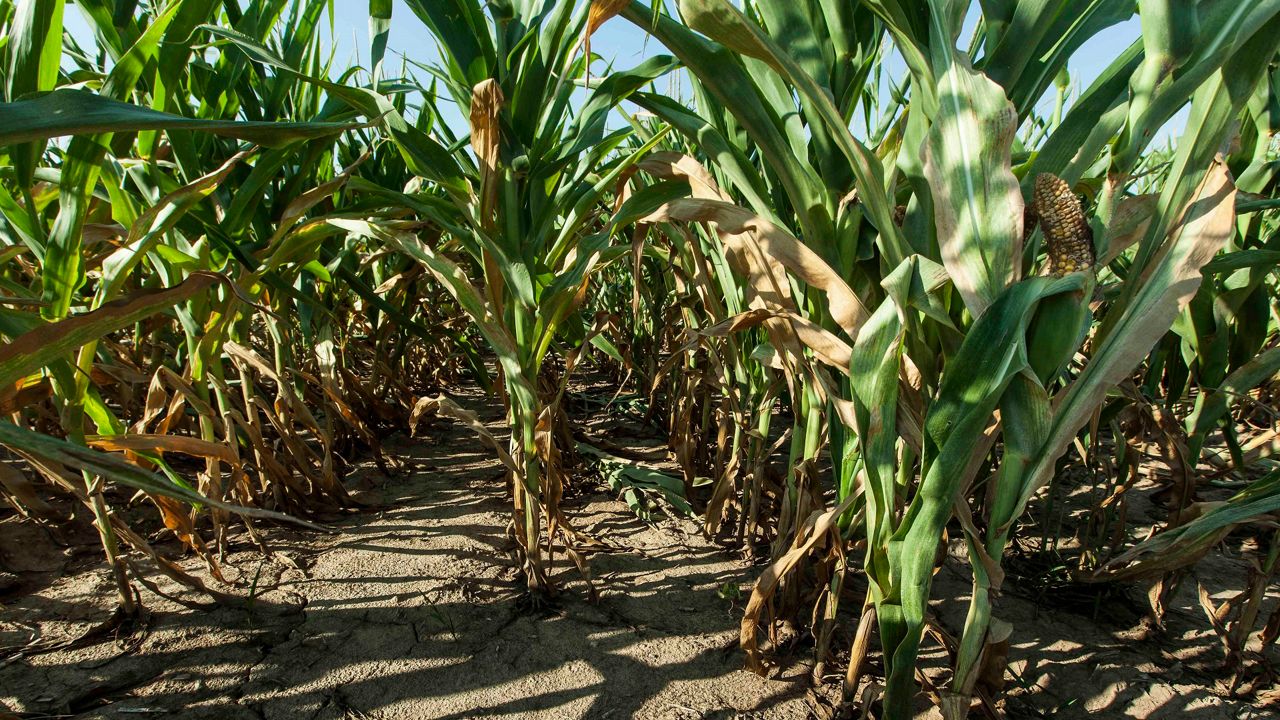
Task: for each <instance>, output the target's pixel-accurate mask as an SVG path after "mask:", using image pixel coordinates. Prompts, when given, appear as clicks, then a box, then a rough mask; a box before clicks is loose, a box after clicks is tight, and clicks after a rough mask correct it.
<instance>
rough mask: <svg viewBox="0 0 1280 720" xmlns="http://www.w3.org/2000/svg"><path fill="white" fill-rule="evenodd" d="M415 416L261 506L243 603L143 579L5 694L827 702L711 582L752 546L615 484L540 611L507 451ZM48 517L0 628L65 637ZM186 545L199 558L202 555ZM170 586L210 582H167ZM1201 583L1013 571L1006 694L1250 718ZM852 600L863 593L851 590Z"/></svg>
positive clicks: (440, 713) (493, 702) (722, 580)
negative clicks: (340, 495) (421, 423)
mask: <svg viewBox="0 0 1280 720" xmlns="http://www.w3.org/2000/svg"><path fill="white" fill-rule="evenodd" d="M468 400H469V403H468V404H471V405H472V406H473V407H476V408H477V409H482V410H483V411H484V416H485V418H486V420H487V421H488V422H490V423H491V424H494V423H495V421H496V418H497V415H496V413H495V412H494V411H493V409H492V407H491V406H490V407H487V408H486V407H485V405H484V404H483V403H484V401H483V400H482V399H480V398H479V396H478V395H472V396H469V397H468ZM494 429H495V431H496V424H495V425H494ZM424 435H425V436H424V437H419V438H414V439H409V438H405V437H403V436H398V437H395V438H391V439H389V440H388V441H387V450H388V452H389V453H391V454H394V455H396V456H398V457H401V458H403V459H404V460H405V461H406V464H407V467H406V470H405V472H403V473H401V475H400V476H399V477H396V478H392V479H380V478H379V477H377V474H376V471H369V472H366V473H364V474H363V475H362V477H360V478H357V479H356V481H355V482H354V485H355V486H357V487H364V488H365V490H364V491H363V494H362V495H361V497H362V499H364V500H365V501H366V502H368V503H369V504H371V505H373V506H375V507H374V508H373V509H370V510H367V511H364V512H362V513H359V514H356V515H353V516H348V517H346V518H344V519H342V520H341V521H339V522H337V523H335V528H336V529H337V530H338V532H337V533H335V534H333V535H330V536H317V535H315V534H310V533H301V532H296V531H294V530H291V529H287V528H274V529H271V530H270V531H269V532H268V537H269V544H270V546H271V547H272V549H273V551H274V554H273V556H272V558H269V559H264V558H263V557H262V555H261V554H260V553H258V552H257V551H256V550H253V549H250V548H249V546H248V543H239V545H238V547H240V548H243V549H239V550H237V551H236V552H234V553H231V554H230V555H229V557H228V558H227V562H226V571H227V574H228V577H229V578H231V579H232V580H233V581H236V582H238V583H239V584H240V586H241V592H244V593H248V592H250V589H251V592H252V602H251V604H250V605H249V606H247V607H230V606H221V607H208V608H200V609H196V608H190V607H186V606H184V605H181V604H178V603H176V602H173V601H172V600H170V599H165V598H160V597H157V596H155V595H154V594H151V593H144V596H145V599H146V602H147V605H148V606H149V607H150V609H151V611H152V614H151V615H150V617H149V620H148V621H147V622H146V623H145V627H144V628H143V629H142V630H140V631H139V632H137V633H135V634H134V635H133V636H132V638H131V642H132V645H131V646H130V647H129V648H128V649H122V647H121V645H120V643H118V642H113V641H111V640H110V638H107V639H105V640H104V641H101V642H96V643H92V644H86V645H84V646H82V647H76V648H72V649H63V650H58V651H54V652H48V653H43V654H35V655H29V656H23V655H15V656H11V657H10V658H9V659H8V660H7V661H6V660H0V663H2V664H0V710H2V709H3V708H5V707H7V708H8V709H9V710H10V711H11V712H15V713H18V714H19V717H45V716H50V715H59V716H76V717H102V718H136V717H139V716H142V717H185V718H232V719H234V718H273V719H274V718H281V719H283V718H316V719H328V718H366V717H369V718H449V719H460V718H479V717H512V718H514V717H521V718H523V717H547V718H560V717H581V718H630V717H641V718H732V717H752V718H805V717H812V716H826V715H827V714H828V713H829V709H830V707H831V705H832V700H833V698H834V697H835V695H836V693H837V692H838V685H836V684H834V683H827V684H825V685H822V686H819V687H817V688H814V687H813V686H812V684H811V682H810V679H809V678H810V674H811V671H812V658H811V654H812V653H811V645H809V646H806V644H805V643H804V642H803V641H801V642H797V643H795V644H793V645H792V646H790V647H789V648H788V649H787V650H786V651H784V652H782V653H779V654H778V656H777V657H776V658H775V659H776V660H777V661H778V662H779V667H778V668H777V669H776V670H775V672H774V674H773V676H772V677H771V678H770V679H765V678H760V677H758V676H756V675H753V674H750V673H747V672H745V671H743V670H742V669H741V668H742V655H741V651H740V650H739V649H738V647H737V637H738V626H739V622H740V619H741V612H742V611H741V608H740V603H732V602H730V601H729V600H726V599H725V598H723V597H721V595H720V594H718V593H717V592H716V591H717V589H719V588H721V587H723V586H724V585H725V584H726V583H727V584H730V585H737V586H740V587H741V588H742V589H743V591H744V592H745V591H746V590H747V589H748V587H749V583H750V582H751V581H752V579H753V578H754V577H755V576H756V575H757V574H758V572H759V569H758V568H753V567H752V566H751V565H749V564H748V563H746V562H744V561H742V560H740V559H738V558H736V557H735V556H733V555H731V554H729V553H727V552H725V551H724V550H723V549H721V548H720V547H718V546H716V545H715V544H713V543H712V542H710V541H708V540H706V539H705V538H703V536H702V535H701V534H700V533H699V532H698V528H697V525H696V524H695V523H693V522H691V521H678V520H673V519H665V520H662V521H661V522H659V523H658V524H656V525H651V524H646V523H643V522H641V521H640V520H638V519H637V518H636V517H635V516H634V515H633V514H631V512H630V511H629V510H628V509H627V507H626V505H625V504H624V503H622V502H621V501H619V500H617V499H616V498H614V497H613V496H612V495H609V494H606V493H602V492H599V491H598V490H584V491H583V492H582V493H580V494H579V495H577V496H576V497H573V498H571V500H570V501H569V502H570V507H569V508H568V514H569V517H570V518H571V519H572V520H573V521H574V522H575V525H576V527H577V528H578V529H580V530H583V531H585V532H587V533H589V534H592V535H594V536H596V537H599V538H602V539H605V540H607V542H608V543H609V544H611V545H613V546H614V549H615V550H616V552H600V553H596V554H593V555H592V556H591V558H590V564H591V571H592V572H593V574H594V576H595V579H596V583H597V586H598V587H599V588H600V590H601V591H602V597H601V599H600V600H599V602H597V603H589V602H587V601H586V600H585V599H584V598H585V596H586V593H585V591H584V589H585V586H584V584H583V582H582V580H581V576H580V575H579V573H578V571H577V570H576V569H575V568H573V567H572V565H571V564H570V563H568V562H567V560H566V559H565V558H564V557H563V555H560V556H559V557H558V558H557V579H558V580H559V581H560V583H561V584H562V585H564V586H566V590H565V591H564V592H563V593H562V594H561V595H560V596H559V597H558V599H557V602H556V603H555V604H554V605H553V606H549V607H546V608H543V609H541V610H536V611H534V610H529V609H528V608H527V607H525V606H524V604H523V603H522V602H521V599H520V597H519V595H518V594H517V593H516V592H515V587H516V578H515V573H514V570H513V569H512V568H511V566H510V562H509V560H508V557H509V550H510V541H509V540H508V539H507V537H506V535H505V527H506V524H507V520H508V518H509V506H508V501H507V500H506V497H505V492H504V487H503V485H504V483H503V479H502V473H501V469H500V466H499V465H498V464H497V462H496V461H495V460H494V459H493V458H492V456H491V455H490V453H489V451H488V449H487V448H485V447H483V446H482V445H481V444H480V443H479V442H478V441H475V440H473V439H472V438H471V436H470V435H468V434H467V432H466V431H465V430H462V429H460V428H458V427H455V426H452V425H450V424H448V423H446V422H443V421H441V422H439V423H436V424H435V425H434V426H433V427H431V428H429V429H428V431H426V432H425V433H424ZM44 537H45V536H44V535H42V534H41V533H39V532H36V531H33V530H31V525H30V524H19V523H17V522H15V521H14V519H13V518H8V519H6V520H5V521H4V522H0V539H3V541H4V543H3V545H0V547H2V548H3V551H2V552H0V561H3V562H4V564H6V565H9V566H10V567H11V568H12V566H13V563H14V557H15V549H16V548H17V547H19V545H21V547H22V548H23V553H17V554H19V555H23V556H24V557H26V558H27V564H26V565H25V566H24V568H25V569H24V570H23V572H21V573H20V577H21V578H22V580H23V584H22V586H21V587H20V588H19V590H20V592H17V593H10V594H9V595H7V596H5V597H4V601H5V605H4V607H3V608H0V646H15V645H21V644H22V642H23V641H24V640H25V639H27V638H29V637H30V636H31V635H32V634H39V635H41V636H42V637H44V638H48V639H57V638H59V637H70V636H74V635H75V633H77V632H80V631H83V630H84V629H86V628H87V627H89V626H91V625H93V624H94V623H98V622H101V621H102V619H103V618H104V617H106V616H108V615H109V614H110V609H111V592H110V586H109V584H108V583H107V581H106V579H105V577H104V573H103V572H102V566H101V564H100V563H98V562H96V556H93V555H92V554H87V555H86V554H85V553H84V552H82V551H81V550H80V549H77V550H76V552H75V553H73V554H72V558H73V561H68V560H67V558H66V557H65V556H66V553H63V552H59V551H58V548H56V547H54V548H52V549H49V548H45V549H44V550H41V549H40V548H39V545H40V543H41V542H44V543H45V544H48V541H47V539H44V540H42V538H44ZM90 548H92V546H91V545H90ZM45 555H47V556H48V558H47V559H46V560H43V561H42V560H41V558H43V557H44V556H45ZM955 555H956V552H955V549H954V548H953V551H952V556H953V557H952V558H951V559H949V560H948V562H947V563H946V565H945V566H944V569H943V571H942V572H940V573H939V575H938V578H937V586H936V590H935V593H934V596H935V597H937V598H943V599H942V600H939V601H937V602H935V604H934V611H935V613H936V614H937V615H938V617H939V619H940V620H941V621H942V622H943V624H944V625H945V626H947V627H948V628H949V629H951V630H952V631H955V630H958V629H959V627H960V626H961V624H962V623H963V613H964V607H965V599H966V598H967V595H968V578H967V571H966V568H965V567H964V565H963V563H962V562H958V561H956V560H955ZM77 558H78V559H77ZM91 558H92V559H91ZM42 562H43V564H44V565H45V566H47V567H44V568H43V569H41V567H40V565H41V563H42ZM184 565H185V566H186V567H188V569H191V570H198V569H199V563H197V562H196V561H194V560H191V559H188V560H187V561H185V562H184ZM160 587H161V589H162V590H163V591H164V592H165V593H166V595H172V596H175V597H181V598H183V599H185V600H187V601H190V602H203V601H204V599H203V598H202V597H200V596H197V595H195V594H194V593H189V592H184V591H182V590H181V589H180V588H179V587H178V586H177V585H176V584H173V583H170V582H168V581H164V582H161V583H160ZM1185 594H1186V593H1185V592H1184V593H1183V595H1185ZM1190 603H1191V604H1190V605H1187V604H1186V603H1183V604H1182V605H1179V606H1177V609H1175V611H1174V613H1173V615H1172V617H1171V623H1170V630H1169V633H1168V635H1167V636H1166V637H1165V638H1164V639H1163V640H1161V641H1156V640H1148V639H1140V638H1138V636H1137V635H1135V634H1134V631H1133V630H1131V629H1126V628H1116V627H1108V626H1106V624H1105V623H1099V622H1094V621H1092V620H1090V619H1087V618H1083V617H1081V616H1077V615H1072V614H1060V613H1053V612H1045V611H1043V610H1045V609H1044V608H1038V607H1037V604H1036V603H1034V602H1032V601H1030V600H1028V599H1026V598H1020V597H1017V596H1015V595H1013V594H1006V596H1005V597H1003V598H1002V599H1001V601H1000V604H999V606H998V608H997V614H998V615H999V616H1000V617H1003V618H1005V619H1007V620H1011V621H1012V622H1013V623H1014V625H1015V627H1014V635H1013V639H1012V643H1013V647H1012V650H1011V653H1010V661H1011V665H1012V668H1013V670H1014V673H1015V676H1016V678H1017V681H1016V682H1011V683H1010V684H1009V686H1008V688H1007V689H1008V690H1009V691H1010V692H1009V695H1010V697H1009V700H1008V702H1007V704H1006V706H1005V710H1006V713H1007V715H1008V716H1009V717H1012V718H1018V717H1032V718H1034V717H1058V718H1076V717H1081V718H1083V717H1143V718H1164V717H1168V718H1174V717H1177V718H1192V719H1193V720H1219V719H1222V720H1226V718H1245V717H1248V715H1247V714H1242V713H1245V712H1248V711H1249V703H1248V702H1247V701H1240V702H1237V701H1229V700H1224V699H1222V698H1220V697H1218V696H1217V695H1215V694H1214V693H1212V692H1211V691H1210V690H1209V689H1208V686H1210V685H1212V683H1213V682H1214V679H1213V677H1211V672H1210V669H1211V668H1212V666H1213V664H1214V659H1215V657H1216V656H1215V655H1214V653H1215V652H1216V651H1217V648H1216V645H1215V643H1216V639H1215V638H1213V636H1212V635H1211V634H1209V633H1206V632H1204V627H1203V626H1204V623H1203V622H1199V623H1196V622H1195V620H1196V617H1195V613H1193V612H1192V610H1191V609H1189V608H1194V607H1195V605H1194V598H1191V599H1190ZM844 604H845V606H846V607H847V608H849V609H856V605H857V600H856V599H852V598H851V599H849V600H847V601H846V602H845V603H844ZM1048 609H1052V608H1048ZM1197 610H1198V609H1197ZM854 624H856V621H850V620H848V619H846V620H845V621H844V622H843V624H842V626H843V628H844V630H846V631H847V630H851V629H852V627H853V625H854ZM848 645H849V637H848V635H847V634H845V635H841V636H838V637H837V640H836V642H835V643H833V647H834V648H837V649H838V650H839V651H841V652H843V651H844V650H846V649H847V648H848ZM922 659H923V665H924V671H925V672H926V674H928V675H930V676H931V677H937V678H938V679H939V680H942V679H944V678H945V675H946V674H945V672H944V671H943V667H944V665H945V662H946V660H945V656H944V655H943V653H942V652H941V651H940V650H939V649H938V648H937V647H936V646H933V647H929V648H928V649H927V650H926V653H925V654H924V656H923V658H922ZM873 671H874V668H873ZM873 674H874V672H873ZM922 702H923V701H922ZM921 707H922V708H924V707H925V705H923V704H922V705H921ZM1260 712H1265V711H1260ZM2 716H3V713H2V712H0V717H2ZM1263 716H1264V715H1261V714H1260V715H1258V717H1263Z"/></svg>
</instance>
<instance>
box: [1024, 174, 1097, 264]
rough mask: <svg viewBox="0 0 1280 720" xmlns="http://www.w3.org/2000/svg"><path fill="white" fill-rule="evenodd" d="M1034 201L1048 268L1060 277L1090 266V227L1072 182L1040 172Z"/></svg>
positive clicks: (1091, 246) (1091, 254) (1091, 242)
mask: <svg viewBox="0 0 1280 720" xmlns="http://www.w3.org/2000/svg"><path fill="white" fill-rule="evenodd" d="M1033 204H1034V207H1035V212H1036V216H1037V217H1038V218H1039V219H1040V228H1041V229H1042V230H1044V237H1045V245H1046V250H1047V252H1048V255H1049V271H1050V272H1051V273H1053V274H1054V275H1057V276H1059V277H1061V276H1063V275H1066V274H1067V273H1071V272H1078V271H1082V270H1088V269H1089V268H1092V267H1093V261H1094V256H1093V231H1092V230H1091V229H1090V228H1089V222H1088V221H1087V220H1086V219H1085V216H1084V210H1083V209H1082V208H1081V207H1080V200H1079V198H1077V197H1076V196H1075V193H1074V192H1072V191H1071V186H1070V185H1067V183H1066V182H1064V181H1063V180H1062V179H1061V178H1059V177H1057V176H1056V175H1053V174H1052V173H1040V174H1039V175H1037V176H1036V187H1035V196H1034V200H1033Z"/></svg>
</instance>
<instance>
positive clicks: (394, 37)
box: [65, 0, 1187, 137]
mask: <svg viewBox="0 0 1280 720" xmlns="http://www.w3.org/2000/svg"><path fill="white" fill-rule="evenodd" d="M564 1H566V2H567V1H571V0H564ZM577 1H585V0H577ZM333 8H334V37H333V41H334V43H335V45H336V47H337V60H338V64H339V65H340V66H346V64H347V63H348V61H349V60H350V61H353V62H354V61H355V59H356V58H357V57H358V58H359V62H360V64H361V65H363V66H365V67H368V60H369V31H368V17H369V16H368V8H369V5H368V2H367V0H333ZM65 22H66V27H67V29H68V31H70V32H71V33H73V34H74V35H75V36H76V37H78V38H82V39H87V38H88V37H89V32H88V26H87V25H86V24H85V22H84V20H83V18H82V17H80V15H79V12H78V11H77V9H75V8H74V7H68V8H67V14H66V21H65ZM1139 35H1140V30H1139V26H1138V20H1137V18H1133V19H1131V20H1129V21H1127V22H1125V23H1121V24H1119V25H1115V26H1113V27H1110V28H1108V29H1106V30H1104V31H1103V32H1101V33H1099V34H1098V35H1096V36H1094V37H1093V38H1091V39H1090V40H1089V42H1088V43H1086V44H1085V45H1084V46H1083V47H1082V48H1081V49H1080V50H1079V51H1078V52H1076V53H1075V54H1074V55H1073V57H1072V60H1071V64H1070V66H1069V68H1068V70H1069V71H1070V73H1071V79H1072V85H1073V87H1074V89H1075V91H1076V92H1077V93H1078V92H1079V91H1080V90H1083V89H1084V88H1086V87H1088V85H1089V83H1090V82H1092V81H1093V79H1094V78H1096V77H1097V76H1098V74H1099V73H1100V72H1102V71H1103V70H1104V69H1105V68H1106V67H1107V65H1108V64H1109V63H1110V62H1111V60H1112V59H1113V58H1115V57H1116V56H1117V55H1118V54H1119V53H1120V52H1121V51H1122V50H1124V48H1126V47H1128V46H1129V44H1130V43H1132V42H1133V41H1134V40H1136V39H1138V37H1139ZM82 41H83V40H82ZM591 49H592V51H594V52H595V53H596V54H598V55H600V56H602V57H603V58H606V59H611V60H612V61H613V62H614V64H615V66H617V67H630V66H632V65H635V64H636V63H638V62H640V61H641V60H643V59H644V58H646V57H649V56H651V55H655V54H659V53H662V52H664V49H663V47H662V45H661V44H660V43H658V42H657V41H656V40H653V39H651V38H648V37H647V35H646V34H645V33H644V32H643V31H642V30H640V29H639V28H637V27H636V26H634V25H632V24H631V23H629V22H627V21H626V20H623V19H622V18H614V19H613V20H610V21H609V22H608V23H606V24H605V25H604V27H602V28H601V29H600V30H599V32H597V33H596V35H595V37H594V38H593V40H592V44H591ZM400 54H404V55H405V56H407V57H408V58H410V59H412V60H415V61H417V62H420V63H425V64H430V63H433V62H435V61H436V60H438V58H439V53H438V52H437V49H436V44H435V40H434V39H433V38H432V36H431V33H430V32H429V31H428V30H427V28H426V26H425V25H424V24H423V23H422V21H421V20H419V19H418V17H417V16H416V15H414V14H413V11H411V10H410V9H409V7H408V6H407V5H405V3H404V1H403V0H395V9H394V11H393V13H392V24H391V35H390V39H389V41H388V52H387V59H386V63H387V69H388V71H389V72H392V73H394V72H396V71H397V69H398V67H399V62H398V57H399V55H400ZM896 71H899V72H900V71H901V68H900V67H899V68H897V69H896ZM1047 102H1048V99H1046V103H1047ZM449 115H455V116H454V117H449ZM1186 116H1187V113H1186V110H1185V109H1184V110H1183V111H1182V112H1180V113H1178V114H1177V115H1176V116H1175V117H1174V118H1173V120H1171V121H1170V123H1169V124H1168V125H1167V126H1166V127H1165V128H1164V130H1163V131H1162V132H1161V135H1163V136H1165V137H1171V136H1177V135H1178V134H1180V133H1181V131H1182V128H1183V127H1184V126H1185V124H1186ZM446 120H447V121H449V122H450V123H451V124H452V123H453V122H457V121H460V120H461V116H460V115H456V114H454V113H448V112H447V111H446Z"/></svg>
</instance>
